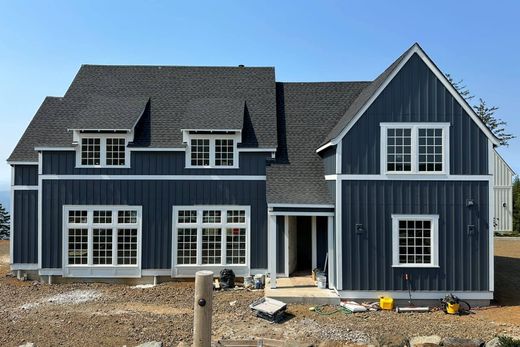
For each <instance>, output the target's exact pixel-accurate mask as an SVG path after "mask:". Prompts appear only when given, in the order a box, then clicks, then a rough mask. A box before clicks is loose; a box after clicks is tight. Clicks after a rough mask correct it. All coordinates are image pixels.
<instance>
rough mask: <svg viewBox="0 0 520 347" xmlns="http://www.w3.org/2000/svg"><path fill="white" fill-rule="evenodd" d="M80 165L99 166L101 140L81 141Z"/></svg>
mask: <svg viewBox="0 0 520 347" xmlns="http://www.w3.org/2000/svg"><path fill="white" fill-rule="evenodd" d="M81 165H92V166H95V165H101V139H99V138H83V139H81Z"/></svg>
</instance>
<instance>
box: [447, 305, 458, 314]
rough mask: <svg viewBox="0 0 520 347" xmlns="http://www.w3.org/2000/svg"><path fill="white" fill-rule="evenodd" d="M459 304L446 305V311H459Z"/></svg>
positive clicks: (452, 312)
mask: <svg viewBox="0 0 520 347" xmlns="http://www.w3.org/2000/svg"><path fill="white" fill-rule="evenodd" d="M459 307H460V306H459V304H450V303H448V306H447V307H446V312H447V313H449V314H457V313H459Z"/></svg>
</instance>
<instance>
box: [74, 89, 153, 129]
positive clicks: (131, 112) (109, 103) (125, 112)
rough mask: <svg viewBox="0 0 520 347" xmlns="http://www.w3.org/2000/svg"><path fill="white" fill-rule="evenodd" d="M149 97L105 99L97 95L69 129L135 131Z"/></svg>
mask: <svg viewBox="0 0 520 347" xmlns="http://www.w3.org/2000/svg"><path fill="white" fill-rule="evenodd" d="M148 100H150V98H149V97H147V96H132V97H123V96H118V97H104V96H99V95H96V96H94V97H91V98H89V99H88V101H87V104H86V106H85V107H83V108H82V109H80V110H79V112H77V114H76V117H75V118H74V119H73V120H72V121H71V123H70V124H69V129H77V130H133V129H134V126H135V124H136V123H137V121H138V120H139V118H141V115H142V114H143V112H144V110H145V108H146V104H147V103H148Z"/></svg>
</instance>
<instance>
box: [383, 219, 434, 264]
mask: <svg viewBox="0 0 520 347" xmlns="http://www.w3.org/2000/svg"><path fill="white" fill-rule="evenodd" d="M392 245H393V247H392V248H393V249H392V265H393V267H438V266H439V216H438V215H397V214H396V215H392Z"/></svg>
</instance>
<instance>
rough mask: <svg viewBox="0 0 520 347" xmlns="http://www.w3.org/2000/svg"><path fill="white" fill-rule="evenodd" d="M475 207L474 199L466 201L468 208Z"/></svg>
mask: <svg viewBox="0 0 520 347" xmlns="http://www.w3.org/2000/svg"><path fill="white" fill-rule="evenodd" d="M473 205H475V201H473V199H466V207H471V206H473Z"/></svg>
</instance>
